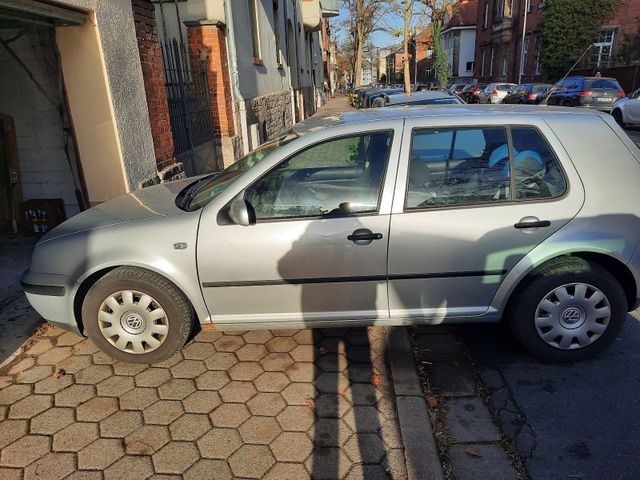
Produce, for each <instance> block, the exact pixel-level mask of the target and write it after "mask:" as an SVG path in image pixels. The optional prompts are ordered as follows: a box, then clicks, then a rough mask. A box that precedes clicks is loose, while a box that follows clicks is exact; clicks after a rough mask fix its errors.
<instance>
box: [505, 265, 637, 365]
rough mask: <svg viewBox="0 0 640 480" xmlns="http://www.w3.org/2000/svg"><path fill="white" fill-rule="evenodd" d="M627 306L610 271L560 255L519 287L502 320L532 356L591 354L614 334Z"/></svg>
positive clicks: (566, 358) (557, 358) (555, 357)
mask: <svg viewBox="0 0 640 480" xmlns="http://www.w3.org/2000/svg"><path fill="white" fill-rule="evenodd" d="M626 307H627V302H626V298H625V295H624V293H623V290H622V287H621V286H620V283H619V282H618V281H617V280H616V278H615V277H614V276H613V275H612V274H611V273H609V271H607V270H606V269H604V268H603V267H601V266H600V265H597V264H595V263H591V262H588V261H586V260H584V259H582V258H577V257H561V258H558V259H556V260H553V261H551V262H549V263H547V264H546V265H544V266H543V267H541V268H539V269H538V270H536V271H535V272H533V273H532V274H531V275H530V276H529V277H528V278H527V279H526V280H525V281H524V282H523V284H522V285H520V286H519V288H518V290H517V292H516V294H515V296H514V298H513V299H512V301H511V302H510V306H509V310H508V312H507V319H508V322H509V326H510V327H511V330H512V331H513V333H514V335H515V336H516V338H517V339H518V340H519V341H520V343H521V344H522V345H523V346H524V347H525V348H526V349H527V350H528V351H529V352H531V353H532V354H533V355H535V356H537V357H540V358H544V359H546V360H553V361H573V360H580V359H583V358H588V357H591V356H593V355H595V354H596V353H597V352H599V351H601V350H602V349H604V348H605V347H607V346H608V345H609V344H610V343H611V342H612V341H613V340H614V339H615V338H616V337H617V336H618V333H619V332H620V329H621V328H622V325H623V323H624V320H625V317H626V313H627V308H626Z"/></svg>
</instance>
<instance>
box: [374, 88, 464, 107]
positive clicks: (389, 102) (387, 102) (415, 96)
mask: <svg viewBox="0 0 640 480" xmlns="http://www.w3.org/2000/svg"><path fill="white" fill-rule="evenodd" d="M463 103H464V102H463V101H462V100H461V99H460V97H458V96H457V95H450V94H448V93H446V92H428V91H427V92H413V93H412V94H411V95H407V94H406V93H398V94H396V95H380V96H379V97H378V98H376V99H375V101H374V102H373V104H372V105H371V106H372V107H397V106H405V105H411V106H416V105H458V104H463Z"/></svg>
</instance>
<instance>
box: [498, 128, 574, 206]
mask: <svg viewBox="0 0 640 480" xmlns="http://www.w3.org/2000/svg"><path fill="white" fill-rule="evenodd" d="M511 137H512V139H513V176H514V180H515V191H516V198H518V199H525V198H553V197H559V196H561V195H562V194H564V192H565V191H566V190H567V183H566V181H565V179H564V175H563V173H562V170H561V169H560V164H559V163H558V159H557V158H556V156H555V154H554V153H553V151H552V150H551V147H549V145H548V144H547V142H546V141H545V140H544V139H543V138H542V136H541V135H540V132H538V130H537V129H535V128H531V127H512V128H511Z"/></svg>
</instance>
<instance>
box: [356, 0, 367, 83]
mask: <svg viewBox="0 0 640 480" xmlns="http://www.w3.org/2000/svg"><path fill="white" fill-rule="evenodd" d="M363 15H364V0H356V38H355V41H356V65H355V69H354V70H355V71H354V72H353V73H354V76H355V78H354V79H353V83H354V85H355V86H356V87H359V86H360V82H361V81H362V60H363V57H364V40H365V38H364V25H363V22H362V21H359V19H362V17H363Z"/></svg>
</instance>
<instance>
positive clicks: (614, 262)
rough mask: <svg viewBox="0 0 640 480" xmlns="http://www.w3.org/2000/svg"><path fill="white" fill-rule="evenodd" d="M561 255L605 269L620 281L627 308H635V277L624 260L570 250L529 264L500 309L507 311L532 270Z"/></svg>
mask: <svg viewBox="0 0 640 480" xmlns="http://www.w3.org/2000/svg"><path fill="white" fill-rule="evenodd" d="M562 257H579V258H582V259H584V260H586V261H588V262H592V263H595V264H597V265H599V266H601V267H602V268H604V269H605V270H607V271H608V272H609V273H611V274H612V275H613V276H614V277H615V278H616V280H617V281H618V282H619V283H620V286H621V287H622V289H623V290H624V294H625V298H626V300H627V310H628V311H631V310H633V309H634V308H635V306H636V301H637V298H638V295H637V292H638V287H637V285H636V281H635V278H634V276H633V274H632V273H631V270H630V269H629V267H627V265H625V263H624V262H622V261H621V260H619V259H618V258H616V257H614V256H612V255H609V254H607V253H605V252H599V251H572V252H565V253H561V254H558V255H554V256H552V257H550V258H547V259H545V260H544V261H543V262H541V263H538V264H535V265H531V266H530V268H528V269H527V270H526V271H525V272H524V273H523V274H522V275H520V276H519V278H518V280H517V282H515V285H514V286H513V287H512V288H511V290H510V291H509V293H508V296H507V299H506V302H504V305H503V306H504V308H502V309H501V310H502V312H506V311H508V309H509V306H510V303H511V301H512V300H513V299H514V298H516V297H517V294H518V293H519V291H520V289H521V287H522V285H523V283H524V282H525V280H526V279H527V278H528V277H529V276H530V275H531V274H532V273H533V272H535V271H536V270H539V269H541V268H543V267H544V266H546V265H547V264H549V262H553V261H555V260H557V259H558V258H562Z"/></svg>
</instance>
